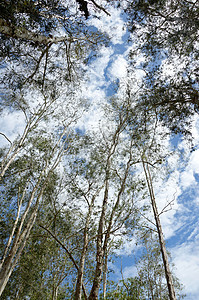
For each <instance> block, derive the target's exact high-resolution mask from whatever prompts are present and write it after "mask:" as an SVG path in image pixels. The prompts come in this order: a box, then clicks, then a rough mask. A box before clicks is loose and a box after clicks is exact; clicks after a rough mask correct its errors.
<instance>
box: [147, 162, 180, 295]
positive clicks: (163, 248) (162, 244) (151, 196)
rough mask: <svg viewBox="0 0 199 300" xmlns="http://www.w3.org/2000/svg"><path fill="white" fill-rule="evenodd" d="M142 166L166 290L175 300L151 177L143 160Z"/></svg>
mask: <svg viewBox="0 0 199 300" xmlns="http://www.w3.org/2000/svg"><path fill="white" fill-rule="evenodd" d="M143 168H144V172H145V177H146V181H147V185H148V190H149V194H150V198H151V205H152V208H153V214H154V218H155V222H156V227H157V231H158V237H159V243H160V249H161V253H162V259H163V263H164V269H165V276H166V280H167V287H168V291H169V299H170V300H176V296H175V290H174V285H173V278H172V274H171V271H170V267H169V260H168V255H167V252H166V246H165V241H164V236H163V232H162V226H161V222H160V218H159V214H158V209H157V205H156V200H155V195H154V191H153V184H152V178H151V174H150V170H149V166H148V164H146V163H144V162H143Z"/></svg>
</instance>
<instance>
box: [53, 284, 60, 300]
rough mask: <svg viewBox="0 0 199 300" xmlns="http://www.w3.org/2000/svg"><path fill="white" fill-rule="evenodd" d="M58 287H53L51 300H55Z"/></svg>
mask: <svg viewBox="0 0 199 300" xmlns="http://www.w3.org/2000/svg"><path fill="white" fill-rule="evenodd" d="M58 288H59V286H56V285H55V286H53V293H52V300H57V296H58Z"/></svg>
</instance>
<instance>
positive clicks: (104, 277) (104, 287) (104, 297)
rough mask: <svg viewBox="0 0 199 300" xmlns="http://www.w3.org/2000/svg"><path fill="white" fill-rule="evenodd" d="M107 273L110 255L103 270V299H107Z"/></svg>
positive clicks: (106, 256)
mask: <svg viewBox="0 0 199 300" xmlns="http://www.w3.org/2000/svg"><path fill="white" fill-rule="evenodd" d="M107 271H108V253H106V254H105V258H104V270H103V299H104V300H105V299H106V284H107Z"/></svg>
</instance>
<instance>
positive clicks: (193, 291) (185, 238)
mask: <svg viewBox="0 0 199 300" xmlns="http://www.w3.org/2000/svg"><path fill="white" fill-rule="evenodd" d="M90 22H92V24H93V25H94V26H97V27H98V28H101V29H102V30H104V31H105V32H107V33H108V34H109V35H110V36H111V37H112V39H111V44H110V47H109V48H106V49H102V50H101V56H100V57H99V58H97V59H96V60H95V61H94V62H92V63H91V65H90V66H89V69H90V70H89V71H88V74H89V83H88V86H87V88H88V89H89V90H90V93H91V98H92V95H93V91H94V93H97V95H98V101H102V102H103V101H104V95H108V96H109V95H110V94H111V92H112V90H111V88H112V87H114V84H113V83H112V82H117V81H119V82H120V83H122V82H125V80H126V78H125V76H126V74H127V73H126V67H127V55H128V52H129V50H130V49H131V48H133V47H134V46H133V44H130V43H129V44H128V43H127V42H126V38H127V37H128V33H127V32H126V31H125V29H124V28H125V26H124V18H123V16H122V15H121V14H120V12H119V11H118V10H114V9H113V10H112V11H111V17H108V16H103V18H101V20H91V21H90ZM142 60H143V57H142V56H139V55H138V59H137V65H139V63H140V62H142ZM176 64H178V66H180V64H179V61H176V62H175V61H174V62H173V64H172V65H170V63H169V62H167V61H166V60H165V61H163V76H167V75H170V76H172V74H173V73H174V70H175V65H176ZM136 76H137V78H138V79H139V78H142V76H143V72H142V71H139V70H137V71H136ZM87 95H88V94H87ZM98 101H97V102H98ZM93 105H94V107H95V108H94V110H93V114H92V113H91V114H90V115H89V117H88V119H87V124H86V127H87V126H88V127H87V128H89V126H92V127H95V126H96V127H97V126H98V122H99V121H100V115H99V119H98V118H96V116H98V114H97V111H96V109H97V108H96V102H95V103H93ZM84 125H85V124H84ZM192 134H193V137H194V140H193V144H194V147H195V151H193V152H191V151H190V145H189V144H188V143H187V142H186V141H183V140H181V139H178V138H177V137H174V138H173V139H172V143H170V141H167V145H166V147H169V148H170V149H172V148H173V146H176V147H177V148H178V150H181V152H183V153H184V158H183V159H182V158H181V159H179V156H178V155H173V156H172V157H170V159H169V164H170V167H171V168H172V171H173V172H172V173H171V175H170V177H169V178H168V180H167V182H166V184H165V183H163V181H159V182H158V181H157V183H156V187H155V193H156V200H157V203H158V206H159V211H161V208H162V207H164V205H165V204H166V203H167V201H168V200H169V199H174V205H173V207H172V210H170V211H168V212H166V213H164V214H162V215H161V222H162V226H163V231H164V235H165V238H166V241H167V247H168V250H169V251H170V252H171V255H172V259H173V262H174V264H175V273H176V275H177V277H178V278H179V279H180V281H181V283H182V284H183V285H184V291H185V293H186V295H187V296H186V299H187V300H192V299H193V300H197V299H199V284H198V278H199V256H198V253H199V252H198V250H199V226H198V225H199V224H198V223H199V221H198V215H199V185H198V184H199V148H198V147H199V118H198V116H194V118H193V127H192ZM134 247H135V244H134V242H132V243H131V244H129V243H127V244H126V245H125V247H124V249H123V250H122V253H123V254H124V253H125V251H126V255H123V258H122V261H123V273H124V276H126V277H128V276H129V275H130V274H131V275H133V274H134V273H135V266H134V263H133V256H131V255H130V256H129V254H130V253H131V250H133V249H134ZM114 268H115V272H116V274H117V275H118V276H121V274H120V266H117V267H116V266H114Z"/></svg>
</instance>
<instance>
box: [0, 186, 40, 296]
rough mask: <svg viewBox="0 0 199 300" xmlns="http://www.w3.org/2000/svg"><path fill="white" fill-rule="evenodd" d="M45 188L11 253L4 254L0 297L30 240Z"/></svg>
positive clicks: (17, 235) (19, 233)
mask: <svg viewBox="0 0 199 300" xmlns="http://www.w3.org/2000/svg"><path fill="white" fill-rule="evenodd" d="M44 188H45V185H44V186H43V187H42V189H41V191H40V193H39V195H38V197H37V201H36V203H35V208H34V210H33V212H32V213H31V216H30V217H29V219H28V221H27V224H26V226H25V228H24V229H23V231H22V232H21V230H22V226H20V227H21V228H20V227H19V229H18V232H17V234H16V236H15V238H14V241H13V244H12V247H11V249H10V251H8V249H7V253H6V254H7V255H6V256H5V254H4V259H3V261H2V263H1V268H0V296H1V294H2V293H3V291H4V289H5V287H6V284H7V282H8V280H9V278H10V276H11V274H12V272H13V270H14V268H15V266H16V264H17V262H18V260H19V257H20V256H21V253H22V251H23V249H24V247H25V244H26V242H27V240H28V237H29V235H30V231H31V229H32V227H33V225H34V223H35V219H36V216H37V211H38V208H39V203H40V200H41V197H42V195H43V191H44ZM20 225H21V224H20Z"/></svg>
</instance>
